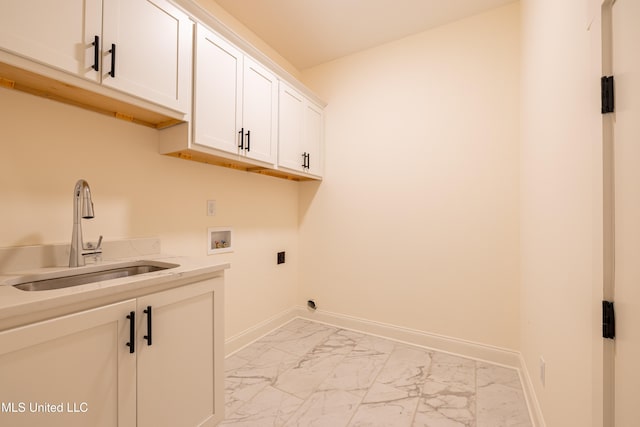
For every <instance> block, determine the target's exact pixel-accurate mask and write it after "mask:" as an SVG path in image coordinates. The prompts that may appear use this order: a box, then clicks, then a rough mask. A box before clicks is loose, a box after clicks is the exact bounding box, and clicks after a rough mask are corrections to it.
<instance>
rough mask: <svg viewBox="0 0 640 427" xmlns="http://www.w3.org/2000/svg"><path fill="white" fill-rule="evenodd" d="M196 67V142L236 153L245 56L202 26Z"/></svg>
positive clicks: (198, 27) (197, 47)
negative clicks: (243, 59)
mask: <svg viewBox="0 0 640 427" xmlns="http://www.w3.org/2000/svg"><path fill="white" fill-rule="evenodd" d="M194 64H195V70H194V81H193V85H194V91H193V101H194V103H193V105H194V115H193V129H194V141H195V142H196V143H197V144H200V145H205V146H207V147H211V148H217V149H220V150H223V151H227V152H230V153H235V152H237V150H238V141H239V138H238V131H239V130H240V128H241V127H242V113H241V111H240V109H239V108H238V100H239V99H242V53H241V52H240V51H239V50H238V49H236V48H235V47H233V46H232V45H231V44H229V43H227V42H226V41H225V40H223V39H222V38H220V37H218V36H217V35H215V34H214V33H212V32H211V31H208V30H206V29H205V28H204V27H202V26H201V25H198V26H197V27H196V47H195V56H194Z"/></svg>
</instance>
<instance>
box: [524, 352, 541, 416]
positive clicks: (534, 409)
mask: <svg viewBox="0 0 640 427" xmlns="http://www.w3.org/2000/svg"><path fill="white" fill-rule="evenodd" d="M519 371H520V382H521V383H522V388H523V389H524V396H525V398H526V399H527V406H528V407H529V415H530V416H531V421H533V425H534V426H536V427H547V423H546V422H545V421H544V417H543V416H542V410H541V409H540V402H538V398H537V396H536V392H535V389H534V388H533V382H532V381H531V375H529V370H528V369H527V365H526V364H525V362H524V358H523V357H522V355H520V369H519Z"/></svg>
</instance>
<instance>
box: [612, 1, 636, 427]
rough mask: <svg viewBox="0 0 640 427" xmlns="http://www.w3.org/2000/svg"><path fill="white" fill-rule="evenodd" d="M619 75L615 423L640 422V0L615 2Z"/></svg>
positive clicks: (616, 70)
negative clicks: (639, 409)
mask: <svg viewBox="0 0 640 427" xmlns="http://www.w3.org/2000/svg"><path fill="white" fill-rule="evenodd" d="M612 30H613V32H612V41H613V52H612V59H613V74H614V76H615V113H614V114H615V116H614V123H615V124H614V131H613V133H614V153H615V154H614V170H615V172H614V174H615V175H614V180H615V191H614V192H615V285H614V286H615V288H614V295H615V297H614V298H615V309H616V339H615V419H616V422H615V425H616V426H617V427H634V426H638V425H640V424H639V423H640V421H639V417H638V402H639V398H640V365H639V361H640V55H638V43H639V42H640V1H638V0H616V1H615V3H614V4H613V7H612Z"/></svg>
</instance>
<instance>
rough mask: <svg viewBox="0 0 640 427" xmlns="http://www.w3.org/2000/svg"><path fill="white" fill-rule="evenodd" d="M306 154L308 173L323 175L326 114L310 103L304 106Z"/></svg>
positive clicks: (307, 102)
mask: <svg viewBox="0 0 640 427" xmlns="http://www.w3.org/2000/svg"><path fill="white" fill-rule="evenodd" d="M304 113H305V117H304V121H305V123H304V152H305V153H306V154H307V161H306V165H307V172H308V173H310V174H312V175H317V176H321V175H322V169H323V166H322V161H323V159H322V155H323V153H322V146H323V144H322V141H323V139H324V135H323V132H324V113H323V111H322V108H320V107H318V106H317V105H315V104H312V103H311V102H309V101H306V103H305V106H304Z"/></svg>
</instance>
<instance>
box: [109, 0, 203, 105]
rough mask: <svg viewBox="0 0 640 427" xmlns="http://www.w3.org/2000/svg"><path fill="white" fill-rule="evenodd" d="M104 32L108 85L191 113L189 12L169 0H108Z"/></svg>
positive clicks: (190, 30)
mask: <svg viewBox="0 0 640 427" xmlns="http://www.w3.org/2000/svg"><path fill="white" fill-rule="evenodd" d="M103 36H104V37H103V39H104V41H103V52H104V59H103V67H102V82H103V84H105V85H107V86H110V87H113V88H116V89H120V90H122V91H124V92H127V93H130V94H132V95H137V96H139V97H141V98H143V99H146V100H148V101H151V102H155V103H157V104H160V105H163V106H166V107H168V108H172V109H174V110H176V111H180V112H183V113H186V112H188V111H189V105H190V95H189V94H190V91H191V87H190V84H189V83H190V81H191V80H190V77H189V76H190V70H191V51H192V48H191V46H192V43H193V39H192V36H193V23H192V21H191V20H190V19H189V17H188V16H187V15H185V14H184V13H182V12H181V11H180V10H178V9H177V8H176V7H175V6H173V5H172V4H170V3H169V2H168V1H166V0H104V21H103ZM114 46H115V48H116V49H115V55H114V53H113V51H112V48H113V47H114ZM112 74H113V75H112Z"/></svg>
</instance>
